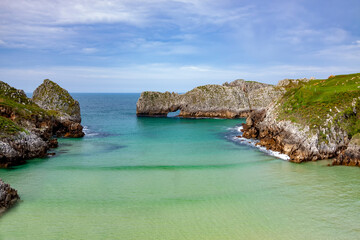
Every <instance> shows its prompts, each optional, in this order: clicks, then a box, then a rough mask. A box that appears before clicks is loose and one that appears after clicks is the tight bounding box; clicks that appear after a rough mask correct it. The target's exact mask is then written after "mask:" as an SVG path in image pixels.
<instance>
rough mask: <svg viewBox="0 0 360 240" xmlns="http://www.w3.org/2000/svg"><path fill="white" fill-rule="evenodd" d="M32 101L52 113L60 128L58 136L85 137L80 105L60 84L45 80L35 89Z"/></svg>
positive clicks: (57, 128)
mask: <svg viewBox="0 0 360 240" xmlns="http://www.w3.org/2000/svg"><path fill="white" fill-rule="evenodd" d="M32 100H33V101H34V103H36V104H37V105H38V106H39V107H41V108H42V109H45V110H47V111H48V112H50V113H52V115H53V116H54V117H55V118H56V120H57V122H58V123H59V125H60V126H56V130H57V132H56V135H57V136H65V137H75V138H77V137H83V136H84V133H83V131H82V129H83V127H82V126H81V124H80V123H81V115H80V104H79V102H78V101H76V100H74V99H73V98H72V97H71V95H70V94H69V93H68V91H66V90H65V89H63V88H61V87H60V86H59V85H58V84H56V83H54V82H52V81H50V80H49V79H45V80H44V82H43V83H42V84H41V85H40V86H39V87H38V88H36V89H35V91H34V93H33V97H32Z"/></svg>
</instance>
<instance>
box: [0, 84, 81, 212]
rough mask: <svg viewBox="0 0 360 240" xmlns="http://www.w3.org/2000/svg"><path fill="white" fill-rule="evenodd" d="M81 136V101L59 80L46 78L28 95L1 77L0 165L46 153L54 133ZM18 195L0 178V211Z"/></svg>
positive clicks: (53, 146) (51, 146) (62, 135)
mask: <svg viewBox="0 0 360 240" xmlns="http://www.w3.org/2000/svg"><path fill="white" fill-rule="evenodd" d="M83 136H84V132H83V127H82V125H81V115H80V105H79V102H77V101H76V100H74V99H73V98H72V97H71V96H70V94H69V93H68V92H67V91H66V90H65V89H63V88H61V87H60V86H59V85H58V84H56V83H54V82H52V81H50V80H48V79H46V80H44V82H43V83H42V84H41V85H40V86H39V87H38V88H37V89H36V90H35V91H34V93H33V97H32V98H31V99H30V98H28V97H27V96H26V94H25V92H24V91H22V90H18V89H16V88H13V87H11V86H9V85H8V84H7V83H4V82H1V81H0V167H1V168H9V167H12V166H16V165H20V164H24V163H26V160H28V159H32V158H38V157H45V156H47V155H48V150H49V149H50V148H55V147H57V146H58V142H57V138H56V137H70V138H80V137H83ZM19 199H20V197H19V195H18V194H17V191H16V190H15V189H13V188H11V187H10V186H9V184H6V183H4V182H3V181H2V180H0V213H2V212H4V211H5V210H6V209H8V208H10V207H11V206H13V205H14V204H15V203H16V202H17V201H18V200H19Z"/></svg>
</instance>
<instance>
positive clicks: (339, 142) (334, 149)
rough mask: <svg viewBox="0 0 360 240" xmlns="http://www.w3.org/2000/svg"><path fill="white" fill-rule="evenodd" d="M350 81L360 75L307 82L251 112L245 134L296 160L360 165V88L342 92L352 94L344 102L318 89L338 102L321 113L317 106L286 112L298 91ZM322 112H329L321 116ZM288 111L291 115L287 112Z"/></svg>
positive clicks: (356, 81)
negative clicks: (306, 109)
mask: <svg viewBox="0 0 360 240" xmlns="http://www.w3.org/2000/svg"><path fill="white" fill-rule="evenodd" d="M350 81H352V82H353V83H354V84H358V83H360V75H359V74H355V75H344V76H339V77H338V79H337V77H335V76H332V77H331V78H329V79H328V80H321V81H319V82H316V81H314V82H306V83H303V85H302V86H298V87H296V88H295V91H294V90H291V91H289V92H291V95H290V94H288V95H287V94H285V95H284V96H283V97H282V98H280V99H279V100H278V101H275V102H274V103H272V104H271V105H270V106H269V107H268V108H267V109H266V110H263V111H255V112H253V113H252V114H250V115H249V116H248V118H247V121H246V123H245V124H243V137H245V138H249V139H258V140H259V143H258V145H260V146H263V147H266V149H270V150H273V151H278V152H280V153H283V154H286V155H288V156H289V157H290V161H292V162H296V163H301V162H305V161H316V160H322V159H332V165H346V166H360V133H359V130H360V129H359V128H358V124H359V123H360V116H359V112H360V111H359V110H360V107H359V106H360V101H359V99H360V91H358V90H357V89H355V90H353V89H354V88H353V87H352V89H351V90H347V91H345V92H344V93H342V94H343V95H344V96H346V95H349V97H347V99H346V98H345V97H343V98H342V99H341V100H342V102H341V101H340V99H338V100H337V99H336V95H335V94H334V93H333V92H330V93H329V92H326V91H323V92H318V93H317V95H318V96H319V97H321V98H325V97H326V96H322V95H325V94H328V95H329V96H330V97H332V98H333V99H335V101H338V102H336V105H331V103H330V104H329V103H328V104H326V105H324V106H323V107H322V108H321V109H319V112H317V111H316V109H314V110H313V112H312V113H309V112H307V115H305V117H303V116H304V113H303V112H301V111H303V110H302V109H300V110H299V109H297V110H296V111H294V110H293V109H291V111H286V110H287V109H286V107H288V106H287V105H286V104H288V103H289V99H291V98H292V97H293V95H295V94H298V93H301V94H303V92H302V91H304V90H306V91H309V90H308V89H309V88H314V87H315V88H314V89H316V87H317V86H318V85H319V83H322V86H321V87H322V88H323V89H326V87H328V86H329V85H330V86H331V87H332V86H333V85H335V86H339V85H340V84H341V85H345V84H346V83H347V84H349V85H350V84H351V83H350ZM297 84H299V83H297ZM315 91H316V90H315ZM294 92H295V93H294ZM349 93H351V94H349ZM344 100H345V101H344ZM295 104H297V103H295ZM316 104H319V103H316ZM292 107H293V106H292ZM304 107H305V106H304ZM284 109H285V111H284ZM334 110H335V111H334ZM320 111H323V112H325V113H326V115H321V112H320ZM284 112H285V113H289V114H288V115H286V114H285V115H284ZM294 113H295V114H294ZM301 114H303V116H301ZM291 115H292V116H291ZM291 117H293V118H291ZM312 124H313V125H312Z"/></svg>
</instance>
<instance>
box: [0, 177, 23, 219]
mask: <svg viewBox="0 0 360 240" xmlns="http://www.w3.org/2000/svg"><path fill="white" fill-rule="evenodd" d="M19 199H20V197H19V195H18V194H17V191H16V190H15V189H13V188H11V187H10V185H9V184H6V183H4V182H3V181H2V180H1V179H0V215H1V214H2V213H3V212H4V211H5V210H6V209H9V208H10V207H12V206H14V205H15V204H16V202H17V201H18V200H19Z"/></svg>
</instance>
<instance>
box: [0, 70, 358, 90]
mask: <svg viewBox="0 0 360 240" xmlns="http://www.w3.org/2000/svg"><path fill="white" fill-rule="evenodd" d="M358 71H359V70H358V68H357V67H343V66H306V65H304V66H302V65H274V66H268V67H262V68H259V67H256V66H245V65H241V66H231V67H228V68H222V69H220V68H216V67H211V66H196V65H193V66H178V65H170V64H164V63H157V64H147V65H130V66H122V67H112V68H110V67H109V68H107V67H86V66H84V67H49V68H44V67H41V68H31V69H30V68H17V69H10V68H1V69H0V79H1V80H2V81H5V82H7V83H9V84H10V85H13V86H14V87H17V88H22V89H24V90H25V91H27V92H31V91H33V90H34V89H35V88H36V87H37V85H39V84H40V83H41V82H42V80H43V79H45V78H50V79H52V80H54V81H56V82H58V83H59V84H60V85H61V86H63V87H65V88H66V89H68V90H69V91H70V92H140V91H145V90H156V91H175V92H185V91H188V90H191V89H192V88H194V87H196V86H199V85H205V84H222V83H224V82H226V81H232V80H235V79H238V78H243V79H246V80H254V81H260V82H265V83H272V84H276V83H277V82H278V81H279V80H281V79H284V78H303V77H308V78H309V77H312V76H314V77H316V78H327V77H328V76H329V75H332V74H347V73H354V72H358ZM24 76H26V78H24Z"/></svg>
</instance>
